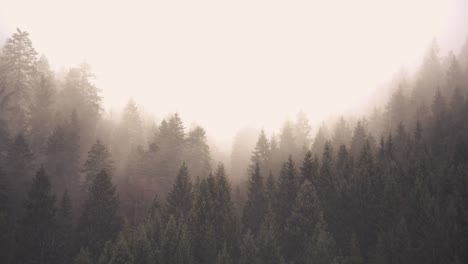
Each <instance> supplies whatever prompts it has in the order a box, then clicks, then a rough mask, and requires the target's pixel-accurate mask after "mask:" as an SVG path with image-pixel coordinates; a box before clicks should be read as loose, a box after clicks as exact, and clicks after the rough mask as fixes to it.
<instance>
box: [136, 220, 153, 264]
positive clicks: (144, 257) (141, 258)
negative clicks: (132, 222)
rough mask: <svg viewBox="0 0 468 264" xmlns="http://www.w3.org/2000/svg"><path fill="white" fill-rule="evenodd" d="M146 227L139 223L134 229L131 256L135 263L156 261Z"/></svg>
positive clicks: (143, 263) (145, 263) (150, 263)
mask: <svg viewBox="0 0 468 264" xmlns="http://www.w3.org/2000/svg"><path fill="white" fill-rule="evenodd" d="M148 235H149V234H148V232H147V229H146V228H145V226H144V225H140V226H138V227H137V229H136V230H135V235H134V241H133V246H132V248H133V256H134V263H135V264H152V263H154V262H155V261H156V258H155V252H154V250H153V248H152V247H151V241H150V239H149V237H148Z"/></svg>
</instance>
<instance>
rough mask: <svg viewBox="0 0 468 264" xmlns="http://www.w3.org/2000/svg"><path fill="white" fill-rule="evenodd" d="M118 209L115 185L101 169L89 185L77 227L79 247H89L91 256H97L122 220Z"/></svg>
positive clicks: (113, 236) (114, 235)
mask: <svg viewBox="0 0 468 264" xmlns="http://www.w3.org/2000/svg"><path fill="white" fill-rule="evenodd" d="M118 209H119V200H118V197H117V194H116V193H115V187H114V186H113V185H112V182H111V178H110V176H109V175H108V174H107V172H106V171H104V170H102V171H101V172H100V173H99V174H98V175H97V176H96V177H95V178H94V179H93V182H92V183H91V185H90V188H89V191H88V193H87V196H86V199H85V201H84V204H83V209H82V213H81V216H80V218H79V222H78V227H77V232H78V236H79V242H80V245H81V247H87V248H89V252H90V254H91V256H92V257H93V258H96V257H98V256H99V252H100V251H101V250H102V249H103V248H104V244H105V243H106V241H108V240H112V239H114V238H115V237H116V235H117V233H118V231H119V228H120V226H121V222H122V221H121V219H120V217H119V215H118V214H117V212H118Z"/></svg>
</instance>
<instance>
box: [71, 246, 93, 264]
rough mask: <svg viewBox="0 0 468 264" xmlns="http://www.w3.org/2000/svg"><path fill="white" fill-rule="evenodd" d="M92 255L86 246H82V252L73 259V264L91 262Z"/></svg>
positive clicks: (88, 263) (89, 263) (87, 263)
mask: <svg viewBox="0 0 468 264" xmlns="http://www.w3.org/2000/svg"><path fill="white" fill-rule="evenodd" d="M91 263H93V262H92V261H91V256H90V255H89V251H88V250H87V249H86V248H81V249H80V253H78V255H77V256H76V257H75V259H74V260H73V264H91Z"/></svg>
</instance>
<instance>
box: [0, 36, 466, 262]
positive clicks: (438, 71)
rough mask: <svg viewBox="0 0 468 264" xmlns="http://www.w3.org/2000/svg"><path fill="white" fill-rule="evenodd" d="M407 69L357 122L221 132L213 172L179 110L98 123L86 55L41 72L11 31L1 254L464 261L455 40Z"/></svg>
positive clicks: (2, 83) (462, 88)
mask: <svg viewBox="0 0 468 264" xmlns="http://www.w3.org/2000/svg"><path fill="white" fill-rule="evenodd" d="M413 75H414V76H402V77H399V78H398V80H397V82H396V85H394V87H392V94H391V96H390V97H389V98H388V99H387V100H386V101H387V102H386V103H385V104H383V105H380V106H379V105H377V106H375V108H374V110H373V111H371V112H369V113H368V114H367V115H365V116H360V117H346V118H345V117H342V118H338V119H337V120H326V121H325V122H324V123H323V125H322V126H321V127H320V128H318V129H314V130H313V129H312V127H311V125H310V123H309V121H308V118H307V116H306V115H305V114H303V113H299V114H298V116H297V119H296V120H295V121H286V122H285V123H284V126H283V127H282V128H281V129H280V132H279V133H276V135H275V134H274V133H271V134H270V133H269V132H268V131H263V130H262V131H261V132H260V133H259V135H257V136H258V140H257V141H256V144H255V146H253V149H252V148H251V147H250V145H249V143H246V142H243V141H242V138H241V139H238V140H235V141H234V144H233V149H232V156H231V159H230V162H229V164H226V167H225V166H224V165H223V164H222V163H220V162H217V160H219V159H217V158H216V157H214V156H213V153H212V151H210V144H209V143H208V139H207V135H206V132H205V130H204V129H203V128H202V127H199V126H193V127H191V128H190V129H187V128H186V127H185V125H184V123H183V121H182V119H181V117H180V116H179V115H178V114H177V113H175V114H171V115H169V116H167V117H166V118H164V119H162V120H161V121H160V122H156V121H155V120H154V119H152V118H149V117H148V116H146V115H145V114H144V113H142V112H141V111H140V110H139V107H138V105H137V103H136V102H134V101H133V100H130V101H129V102H128V104H127V106H126V107H125V109H123V111H122V113H121V115H120V116H119V117H118V118H116V117H115V116H114V117H111V116H110V115H109V114H107V113H106V112H105V111H104V109H103V106H102V97H101V93H100V90H99V89H98V88H97V87H96V85H95V82H94V78H95V77H94V75H93V73H92V72H91V69H90V67H89V66H88V65H86V64H82V65H79V66H78V67H74V68H70V69H68V70H64V71H62V72H54V71H52V70H51V69H50V67H49V64H48V62H47V59H46V57H45V56H39V55H38V53H37V52H36V51H35V49H34V47H33V45H32V41H31V40H30V38H29V34H28V33H27V32H26V31H21V30H19V29H18V30H17V32H15V33H14V34H13V35H12V36H11V37H10V38H9V39H7V40H6V42H5V43H4V44H3V47H2V50H1V55H0V263H52V264H53V263H75V264H85V263H96V264H107V263H112V264H117V263H128V264H149V263H194V264H197V263H200V264H201V263H208V264H209V263H216V264H235V263H239V264H247V263H249V264H255V263H256V264H260V263H268V264H274V263H291V264H293V263H297V264H299V263H355V264H357V263H375V264H377V263H378V264H380V263H424V264H427V263H468V118H467V116H466V113H468V42H467V43H465V45H464V47H463V48H462V50H461V52H460V53H459V54H457V55H455V54H453V53H449V54H448V55H446V56H441V55H440V54H439V51H438V48H437V43H436V42H435V41H434V43H432V45H430V47H429V49H428V51H427V54H426V57H425V59H424V61H423V62H422V65H421V66H420V69H419V70H418V71H417V72H416V73H415V74H413ZM337 78H339V76H337ZM299 96H300V95H299ZM317 96H320V95H317ZM338 96H339V95H338ZM259 107H261V105H259ZM226 122H228V121H227V120H226ZM312 131H317V133H316V135H315V136H313V135H311V133H312Z"/></svg>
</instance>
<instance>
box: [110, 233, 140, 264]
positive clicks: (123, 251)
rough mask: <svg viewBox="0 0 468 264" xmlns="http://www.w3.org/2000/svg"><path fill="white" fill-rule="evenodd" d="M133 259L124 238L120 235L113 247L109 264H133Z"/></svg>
mask: <svg viewBox="0 0 468 264" xmlns="http://www.w3.org/2000/svg"><path fill="white" fill-rule="evenodd" d="M134 263H135V262H134V257H133V255H132V252H131V251H130V248H129V246H128V243H127V241H126V239H125V237H124V236H123V235H122V234H120V235H119V238H118V239H117V241H116V244H115V246H114V250H113V254H112V258H111V259H110V261H109V264H134Z"/></svg>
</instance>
